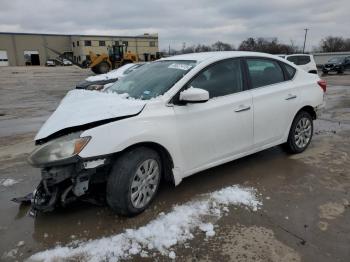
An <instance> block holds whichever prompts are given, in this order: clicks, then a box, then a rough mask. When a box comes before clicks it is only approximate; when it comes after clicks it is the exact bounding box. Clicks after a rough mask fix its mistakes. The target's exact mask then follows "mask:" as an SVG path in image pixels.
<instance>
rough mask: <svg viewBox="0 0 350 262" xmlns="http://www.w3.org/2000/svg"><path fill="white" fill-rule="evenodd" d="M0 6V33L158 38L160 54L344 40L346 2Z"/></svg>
mask: <svg viewBox="0 0 350 262" xmlns="http://www.w3.org/2000/svg"><path fill="white" fill-rule="evenodd" d="M254 2H256V3H254ZM0 6H1V9H0V32H34V33H65V34H113V35H114V34H115V35H139V34H143V33H145V32H148V33H158V34H159V41H160V48H161V49H163V48H167V47H168V45H169V44H170V45H171V46H172V47H176V48H179V47H181V46H182V43H183V42H185V43H186V45H187V46H189V45H191V44H198V43H205V44H211V43H214V42H215V41H217V40H221V41H224V42H228V43H231V44H234V45H235V46H236V47H237V46H238V44H239V43H240V42H241V41H242V40H244V39H246V38H247V37H277V38H278V39H279V40H280V41H282V42H285V43H290V41H291V40H293V41H294V42H295V44H296V45H302V43H303V38H304V30H303V29H304V28H310V31H309V34H308V42H307V48H306V49H307V50H310V49H311V48H312V46H315V45H318V43H319V41H320V40H321V38H323V37H325V36H328V35H333V36H343V37H346V38H348V37H350V15H349V10H350V1H349V0H337V1H330V0H291V1H285V0H270V1H262V0H261V1H247V0H231V1H229V0H227V1H219V0H217V1H211V0H202V1H200V0H176V1H175V0H173V1H166V0H164V1H162V0H147V1H142V0H135V1H134V0H129V1H115V0H114V1H113V0H106V1H103V0H99V1H96V0H94V1H92V0H76V1H74V0H37V1H34V0H22V1H21V0H10V1H9V0H0Z"/></svg>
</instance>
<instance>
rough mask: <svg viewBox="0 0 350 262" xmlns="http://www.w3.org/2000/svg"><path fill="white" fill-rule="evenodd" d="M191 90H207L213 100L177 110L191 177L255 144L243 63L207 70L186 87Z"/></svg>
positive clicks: (226, 62)
mask: <svg viewBox="0 0 350 262" xmlns="http://www.w3.org/2000/svg"><path fill="white" fill-rule="evenodd" d="M191 86H192V87H195V88H201V89H204V90H207V91H208V92H209V96H210V99H209V101H207V102H205V103H198V104H190V103H188V104H186V105H175V106H174V110H175V115H176V121H177V132H178V137H179V143H180V147H181V150H182V155H183V158H184V159H183V162H184V166H185V170H184V171H185V173H188V174H190V173H194V172H196V171H199V170H201V169H204V168H207V167H210V166H215V165H216V164H220V163H221V162H225V160H226V159H229V158H231V157H232V156H234V155H236V154H239V153H242V152H245V151H247V150H249V149H250V148H251V146H252V143H253V110H252V96H251V91H249V90H246V87H245V84H244V81H243V74H242V66H241V61H240V59H228V60H224V61H220V62H217V63H215V64H213V65H211V66H209V67H207V68H206V69H205V70H203V71H202V72H200V73H199V74H198V75H197V76H196V77H195V78H194V79H193V80H192V81H191V82H190V83H189V84H188V85H187V87H191Z"/></svg>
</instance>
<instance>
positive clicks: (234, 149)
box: [29, 52, 326, 216]
mask: <svg viewBox="0 0 350 262" xmlns="http://www.w3.org/2000/svg"><path fill="white" fill-rule="evenodd" d="M325 92H326V83H325V82H324V81H323V80H320V79H319V77H318V76H317V75H313V74H309V73H307V72H305V71H304V70H302V69H299V68H298V67H296V66H295V65H294V64H292V63H290V62H288V61H287V60H284V59H282V58H278V57H276V56H273V55H268V54H263V53H254V52H208V53H196V54H186V55H180V56H173V57H169V58H165V59H161V60H158V61H155V62H152V63H150V64H147V65H145V66H143V67H141V68H140V69H138V70H137V71H135V72H133V73H132V74H130V75H127V76H125V77H124V78H122V79H121V80H119V81H117V82H116V83H115V84H114V85H112V86H111V87H109V88H108V89H107V90H106V91H104V92H91V91H90V92H88V91H85V90H73V91H71V92H69V93H68V95H67V96H66V97H65V98H64V100H63V101H62V102H61V104H60V105H59V107H58V108H57V110H56V111H55V112H54V113H53V114H52V116H51V117H50V118H49V119H48V120H47V122H46V123H45V124H44V126H43V127H42V128H41V130H40V131H39V133H38V134H37V135H36V138H35V140H36V144H37V145H38V148H37V149H36V150H35V151H34V152H33V153H32V154H31V155H30V157H29V161H30V163H31V164H32V165H33V166H36V167H40V168H41V169H42V181H41V183H40V184H39V186H38V188H37V190H36V191H35V192H36V193H35V194H34V198H33V203H34V209H36V210H42V211H47V210H52V209H53V207H55V206H56V205H58V204H65V203H66V202H68V201H67V199H69V200H71V199H72V198H78V197H81V196H83V195H85V194H89V193H93V192H94V191H96V189H97V188H100V187H97V186H96V185H97V184H101V183H102V184H103V185H105V189H106V199H107V203H108V205H109V206H110V207H111V209H112V210H114V211H115V212H116V213H118V214H122V215H127V216H132V215H136V214H139V213H141V212H142V211H144V210H145V209H146V208H147V207H148V206H149V204H150V203H151V201H152V200H153V198H154V197H155V195H156V193H157V191H158V188H159V182H160V180H161V179H164V180H166V181H169V182H172V183H173V184H174V185H178V184H179V183H180V182H181V181H182V179H183V178H185V177H187V176H190V175H192V174H195V173H197V172H199V171H202V170H205V169H208V168H211V167H214V166H217V165H220V164H223V163H226V162H229V161H232V160H235V159H237V158H240V157H243V156H246V155H249V154H253V153H255V152H258V151H261V150H264V149H266V148H269V147H273V146H276V145H281V144H282V145H284V147H285V148H286V149H287V150H288V151H289V152H291V153H301V152H303V151H304V150H305V149H306V148H307V147H308V145H309V144H310V142H311V139H312V135H313V120H315V119H316V117H317V113H318V111H319V110H320V109H321V108H322V107H323V106H324V93H325Z"/></svg>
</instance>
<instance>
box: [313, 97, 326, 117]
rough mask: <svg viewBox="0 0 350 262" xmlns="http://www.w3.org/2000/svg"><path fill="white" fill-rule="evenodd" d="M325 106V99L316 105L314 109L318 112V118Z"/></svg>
mask: <svg viewBox="0 0 350 262" xmlns="http://www.w3.org/2000/svg"><path fill="white" fill-rule="evenodd" d="M325 107H326V102H325V101H323V103H322V104H320V105H318V106H316V107H314V110H315V113H316V119H318V118H320V117H321V115H322V113H323V112H324V110H325Z"/></svg>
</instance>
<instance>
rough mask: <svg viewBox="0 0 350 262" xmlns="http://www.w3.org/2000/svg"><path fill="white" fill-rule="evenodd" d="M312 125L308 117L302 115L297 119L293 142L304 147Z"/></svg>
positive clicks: (308, 139)
mask: <svg viewBox="0 0 350 262" xmlns="http://www.w3.org/2000/svg"><path fill="white" fill-rule="evenodd" d="M311 132H312V125H311V121H310V119H308V118H306V117H303V118H301V119H300V120H299V122H298V123H297V125H296V127H295V131H294V140H295V144H296V145H297V146H298V147H299V148H304V147H306V146H307V145H308V143H309V141H310V139H311V135H312V133H311Z"/></svg>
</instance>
